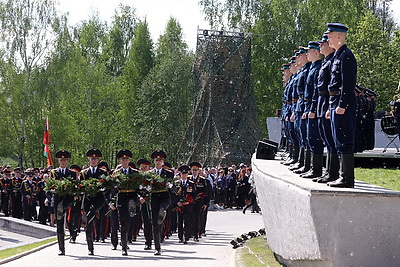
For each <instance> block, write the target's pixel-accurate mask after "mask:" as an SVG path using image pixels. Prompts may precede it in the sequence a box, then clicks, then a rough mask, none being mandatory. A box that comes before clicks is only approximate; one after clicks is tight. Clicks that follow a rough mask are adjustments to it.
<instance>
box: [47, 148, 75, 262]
mask: <svg viewBox="0 0 400 267" xmlns="http://www.w3.org/2000/svg"><path fill="white" fill-rule="evenodd" d="M56 158H57V161H58V165H59V167H58V168H57V169H53V170H52V171H51V178H53V179H57V180H64V179H67V178H68V179H73V180H75V179H76V173H75V172H73V171H71V170H70V169H68V167H67V166H68V162H69V159H70V158H71V153H70V152H68V151H67V150H59V151H57V153H56ZM73 202H74V196H72V195H66V196H59V195H57V194H55V195H54V208H55V213H56V220H57V241H58V248H59V252H58V255H60V256H61V255H65V243H64V237H65V231H64V229H65V227H64V218H65V214H66V212H67V210H68V208H69V207H70V206H71V205H72V203H73Z"/></svg>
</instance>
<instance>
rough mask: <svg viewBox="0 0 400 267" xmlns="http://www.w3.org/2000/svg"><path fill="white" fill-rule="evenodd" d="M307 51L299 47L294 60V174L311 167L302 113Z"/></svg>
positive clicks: (308, 67)
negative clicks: (296, 155) (296, 144)
mask: <svg viewBox="0 0 400 267" xmlns="http://www.w3.org/2000/svg"><path fill="white" fill-rule="evenodd" d="M306 52H307V50H306V49H305V48H304V47H299V55H298V56H297V58H296V64H297V65H299V66H301V68H300V70H299V72H298V73H299V74H298V77H297V86H296V89H297V95H298V101H297V105H296V109H295V128H296V129H297V132H298V137H299V140H300V147H301V150H300V156H299V164H298V165H297V166H296V167H295V168H291V170H293V172H294V173H298V174H300V173H305V172H307V171H309V170H310V166H311V151H310V149H309V148H308V141H307V114H306V113H305V112H304V109H305V99H304V92H305V89H306V80H307V76H308V72H309V69H310V66H311V62H309V61H308V59H307V55H306Z"/></svg>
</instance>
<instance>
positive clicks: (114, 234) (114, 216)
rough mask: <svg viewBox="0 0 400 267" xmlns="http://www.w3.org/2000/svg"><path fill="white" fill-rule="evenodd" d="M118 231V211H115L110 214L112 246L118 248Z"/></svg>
mask: <svg viewBox="0 0 400 267" xmlns="http://www.w3.org/2000/svg"><path fill="white" fill-rule="evenodd" d="M118 229H119V220H118V210H113V211H111V212H110V234H111V244H112V245H113V247H117V245H118Z"/></svg>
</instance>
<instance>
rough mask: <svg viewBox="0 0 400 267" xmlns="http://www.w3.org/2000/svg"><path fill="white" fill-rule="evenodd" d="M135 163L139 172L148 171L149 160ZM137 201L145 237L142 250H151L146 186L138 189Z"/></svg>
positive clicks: (151, 237)
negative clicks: (138, 196)
mask: <svg viewBox="0 0 400 267" xmlns="http://www.w3.org/2000/svg"><path fill="white" fill-rule="evenodd" d="M136 164H137V165H138V166H139V170H140V172H148V171H150V165H151V163H150V161H148V160H147V159H144V158H142V159H139V160H138V161H137V162H136ZM139 195H140V198H139V201H140V212H141V214H142V221H143V232H144V238H145V240H146V241H145V247H144V250H151V243H152V240H153V231H152V226H151V214H150V205H149V202H150V193H149V191H147V189H146V188H142V189H141V190H140V191H139Z"/></svg>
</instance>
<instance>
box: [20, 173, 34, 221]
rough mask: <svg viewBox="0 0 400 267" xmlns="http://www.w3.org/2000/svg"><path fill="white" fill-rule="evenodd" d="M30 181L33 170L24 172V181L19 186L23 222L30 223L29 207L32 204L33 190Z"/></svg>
mask: <svg viewBox="0 0 400 267" xmlns="http://www.w3.org/2000/svg"><path fill="white" fill-rule="evenodd" d="M32 179H33V169H32V168H29V169H27V170H26V171H25V179H24V180H23V181H22V184H21V195H22V210H23V214H24V220H25V221H32V213H31V210H32V208H31V206H32V204H33V203H32V202H33V190H34V189H35V185H34V184H33V181H32Z"/></svg>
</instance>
